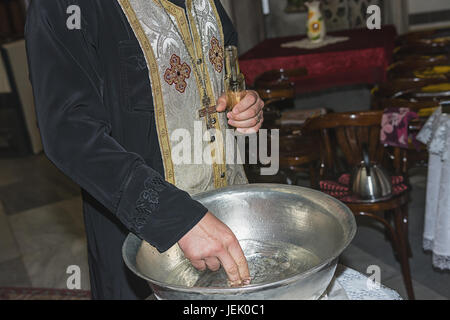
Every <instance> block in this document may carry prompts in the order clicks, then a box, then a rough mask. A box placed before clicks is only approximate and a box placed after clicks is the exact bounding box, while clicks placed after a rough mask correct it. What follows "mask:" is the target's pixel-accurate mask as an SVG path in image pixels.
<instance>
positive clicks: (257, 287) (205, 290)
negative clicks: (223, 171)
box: [122, 183, 357, 295]
mask: <svg viewBox="0 0 450 320" xmlns="http://www.w3.org/2000/svg"><path fill="white" fill-rule="evenodd" d="M248 187H257V188H258V187H259V188H261V187H266V188H267V187H270V188H282V189H291V190H294V189H297V190H307V191H308V192H311V193H317V194H320V195H321V196H323V197H325V198H328V199H330V200H331V201H333V202H336V203H338V204H339V205H340V206H342V207H343V209H344V210H345V211H347V213H349V217H350V225H351V226H350V230H349V231H350V232H349V237H348V239H347V241H346V242H345V243H344V244H343V245H342V246H341V247H340V248H339V250H336V253H335V254H334V255H333V256H331V257H329V258H327V259H325V260H323V261H322V262H321V263H319V264H318V265H317V266H315V267H312V268H311V269H309V270H307V271H304V272H302V273H299V274H296V275H294V276H291V277H288V278H284V279H281V280H278V281H275V282H270V283H260V284H253V285H252V284H250V285H247V286H245V287H237V288H219V287H186V286H180V285H171V284H167V283H164V282H161V281H158V280H154V279H152V278H150V277H148V276H146V275H144V274H142V273H141V272H140V271H139V270H137V268H136V267H135V266H134V265H133V264H132V263H131V262H130V261H128V258H127V255H126V252H125V249H126V246H127V243H128V242H129V241H131V240H132V238H137V236H136V235H134V234H132V233H130V234H129V235H128V236H127V238H126V239H125V241H124V243H123V245H122V257H123V260H124V261H125V264H126V266H127V267H128V268H129V269H130V270H132V271H133V272H134V273H135V274H136V275H138V276H139V277H141V278H142V279H144V280H146V281H148V282H151V283H152V284H154V285H156V286H159V287H162V288H165V289H169V290H173V291H178V292H185V293H193V294H195V293H196V294H201V295H207V294H211V295H217V294H223V295H229V294H242V293H249V292H253V291H258V292H260V291H261V290H267V289H270V288H273V287H281V286H287V285H289V284H291V283H294V282H297V281H299V280H301V279H303V278H306V277H307V276H309V275H311V274H313V273H315V272H316V271H319V270H321V269H323V268H325V267H326V266H327V265H329V264H331V263H333V262H334V261H335V260H337V258H338V257H339V256H340V255H341V254H342V252H343V251H344V250H345V249H346V248H347V247H348V245H349V244H350V243H351V242H352V241H353V238H354V237H355V235H356V228H357V227H356V220H355V217H354V215H353V213H352V211H351V210H350V209H349V208H348V207H347V206H346V205H345V204H344V203H342V202H341V201H339V200H337V199H336V198H333V197H332V196H330V195H328V194H326V193H323V192H320V191H318V190H315V189H311V188H305V187H300V186H291V185H284V184H275V183H254V184H247V185H234V186H228V187H225V188H221V189H215V190H211V191H205V192H201V193H198V194H196V195H194V196H192V198H193V199H195V200H197V199H198V198H199V197H203V196H208V195H209V194H214V193H217V191H218V190H220V191H221V192H226V191H227V190H229V189H233V191H236V190H239V189H242V190H244V189H247V188H248ZM139 240H141V239H139ZM142 241H144V240H142ZM141 243H142V242H141Z"/></svg>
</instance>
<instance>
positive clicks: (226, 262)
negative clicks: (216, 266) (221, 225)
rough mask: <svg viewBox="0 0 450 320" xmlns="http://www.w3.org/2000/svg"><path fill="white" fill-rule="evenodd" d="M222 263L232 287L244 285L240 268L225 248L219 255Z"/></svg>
mask: <svg viewBox="0 0 450 320" xmlns="http://www.w3.org/2000/svg"><path fill="white" fill-rule="evenodd" d="M217 257H218V258H219V260H220V262H221V263H222V266H223V268H224V269H225V272H226V273H227V277H228V281H229V283H230V286H231V287H236V286H239V285H241V284H242V279H241V275H240V274H239V267H238V265H237V263H236V262H235V261H234V259H233V257H232V256H231V254H230V253H229V252H228V250H226V249H225V248H224V249H223V250H221V252H220V253H219V254H218V255H217Z"/></svg>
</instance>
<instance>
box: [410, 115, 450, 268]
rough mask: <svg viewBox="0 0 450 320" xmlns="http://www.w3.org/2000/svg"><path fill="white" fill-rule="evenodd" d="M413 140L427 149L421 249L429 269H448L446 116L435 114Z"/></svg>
mask: <svg viewBox="0 0 450 320" xmlns="http://www.w3.org/2000/svg"><path fill="white" fill-rule="evenodd" d="M417 140H419V141H421V142H423V143H425V144H426V145H428V152H429V154H430V158H429V161H428V181H427V198H426V200H427V201H426V208H425V228H424V233H423V247H424V249H425V250H427V251H432V253H433V266H435V267H436V268H439V269H442V270H446V269H450V115H448V114H444V113H442V108H439V109H438V110H436V111H435V112H434V113H433V115H432V116H431V117H430V119H428V121H427V123H426V124H425V126H424V127H423V129H422V130H421V131H420V132H419V134H418V136H417Z"/></svg>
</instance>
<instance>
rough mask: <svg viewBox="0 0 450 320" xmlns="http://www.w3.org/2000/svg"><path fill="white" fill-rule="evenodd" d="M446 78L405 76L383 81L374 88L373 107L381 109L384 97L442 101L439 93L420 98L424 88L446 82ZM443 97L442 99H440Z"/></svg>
mask: <svg viewBox="0 0 450 320" xmlns="http://www.w3.org/2000/svg"><path fill="white" fill-rule="evenodd" d="M446 82H447V81H446V80H445V79H440V78H424V79H420V78H403V79H392V80H389V81H387V82H385V83H382V84H380V85H378V86H376V87H374V89H373V90H372V108H373V109H380V108H381V106H380V103H381V101H382V100H383V99H405V100H410V101H414V99H415V101H417V100H421V101H442V100H445V99H443V97H442V96H440V95H439V93H435V94H434V95H433V94H431V95H429V96H428V97H425V96H424V97H422V98H420V92H421V90H422V88H424V87H428V86H430V85H437V84H442V83H446ZM438 99H441V100H438Z"/></svg>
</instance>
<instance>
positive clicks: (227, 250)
mask: <svg viewBox="0 0 450 320" xmlns="http://www.w3.org/2000/svg"><path fill="white" fill-rule="evenodd" d="M178 245H179V246H180V248H181V250H183V252H184V255H185V257H186V258H187V259H189V261H191V263H192V265H193V266H194V267H195V268H196V269H198V270H200V271H203V270H206V268H208V269H210V270H212V271H217V270H219V269H220V265H222V266H223V268H224V269H225V272H226V273H227V276H228V280H229V282H230V286H232V287H235V286H239V285H247V284H250V272H249V269H248V263H247V259H246V258H245V256H244V252H243V251H242V248H241V246H240V245H239V242H238V240H237V238H236V236H235V235H234V234H233V232H232V231H231V230H230V228H228V227H227V226H226V225H225V224H224V223H223V222H221V221H220V220H219V219H217V218H216V217H215V216H214V215H213V214H212V213H210V212H208V213H207V214H206V215H205V216H204V217H203V219H202V220H200V222H199V223H198V224H197V225H196V226H195V227H194V228H192V229H191V230H190V231H189V232H188V233H187V234H186V235H185V236H184V237H183V238H181V240H180V241H178Z"/></svg>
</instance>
